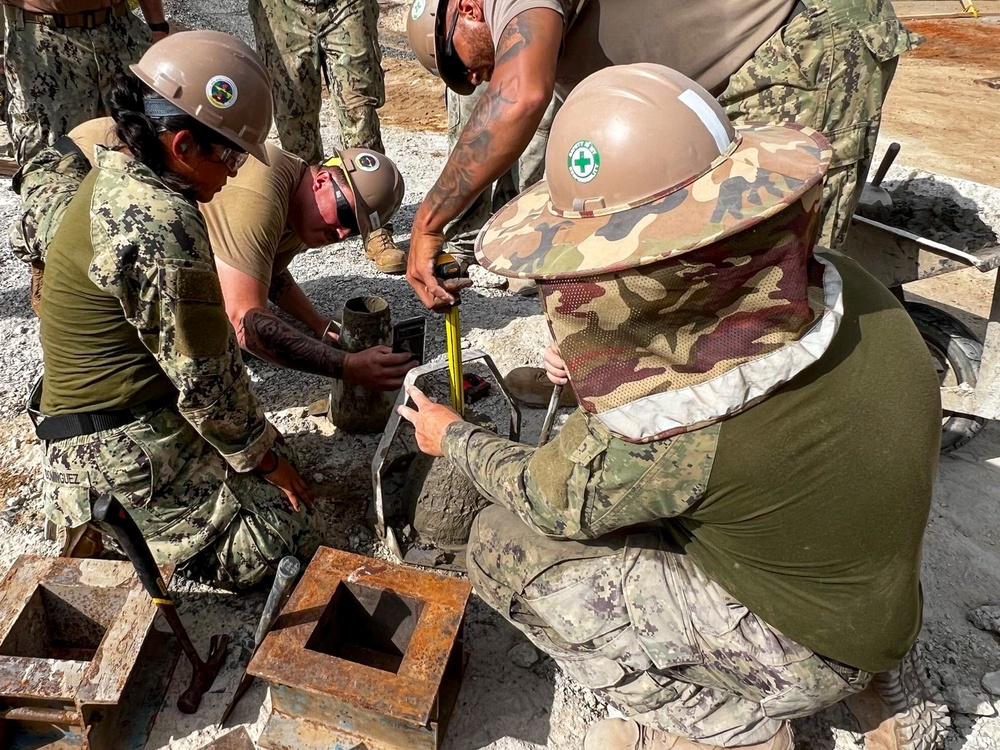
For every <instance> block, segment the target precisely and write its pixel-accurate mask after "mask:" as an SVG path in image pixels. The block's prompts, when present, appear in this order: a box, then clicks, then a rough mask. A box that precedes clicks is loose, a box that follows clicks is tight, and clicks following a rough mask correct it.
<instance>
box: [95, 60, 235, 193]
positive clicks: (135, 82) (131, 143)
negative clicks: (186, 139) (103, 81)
mask: <svg viewBox="0 0 1000 750" xmlns="http://www.w3.org/2000/svg"><path fill="white" fill-rule="evenodd" d="M148 96H157V94H155V93H154V92H153V91H152V89H150V88H149V87H148V86H146V84H144V83H143V82H142V81H140V80H139V79H138V78H136V77H134V76H131V75H123V74H118V75H116V76H115V77H114V78H112V79H111V86H110V91H109V94H108V109H109V110H110V112H111V117H112V119H114V121H115V134H116V135H117V136H118V140H119V141H120V142H121V143H123V144H125V146H127V147H128V150H129V151H130V152H131V153H132V156H134V157H135V158H136V159H138V160H139V161H140V162H142V163H143V164H145V165H146V166H147V167H149V168H150V169H151V170H153V172H154V173H156V175H158V176H159V178H160V179H161V180H163V182H164V183H166V185H167V186H168V187H170V188H172V189H173V190H176V191H177V192H179V193H181V194H182V195H184V196H185V197H187V198H193V197H194V194H195V188H194V186H193V185H191V183H190V182H189V181H188V180H186V179H185V178H183V177H181V176H180V175H179V174H177V173H176V172H171V171H169V170H168V169H167V165H166V161H165V153H166V149H165V147H164V145H163V143H162V142H161V141H160V138H159V136H160V134H161V133H165V132H179V131H181V130H187V131H190V133H191V135H192V137H193V139H194V143H195V145H196V146H197V147H198V149H199V150H200V151H201V152H202V153H208V152H209V151H210V150H211V149H212V147H213V145H216V144H218V145H221V146H225V147H227V148H233V149H236V150H241V149H239V148H238V147H237V146H236V145H235V144H233V143H232V142H230V141H229V140H228V139H226V138H224V137H223V136H221V135H220V134H218V133H216V132H215V131H214V130H212V129H211V128H209V127H207V126H205V125H202V124H201V123H200V122H198V121H197V120H196V119H194V118H193V117H191V116H190V115H186V114H179V115H172V116H170V117H156V118H151V117H149V116H148V115H147V114H146V110H145V106H144V104H143V99H144V98H146V97H148Z"/></svg>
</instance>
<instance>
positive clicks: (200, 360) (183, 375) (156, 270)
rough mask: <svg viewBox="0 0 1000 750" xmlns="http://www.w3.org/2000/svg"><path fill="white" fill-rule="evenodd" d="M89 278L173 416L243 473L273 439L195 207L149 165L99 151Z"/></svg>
mask: <svg viewBox="0 0 1000 750" xmlns="http://www.w3.org/2000/svg"><path fill="white" fill-rule="evenodd" d="M95 166H96V167H97V168H98V169H100V173H99V174H98V176H97V182H96V184H95V186H94V196H93V200H92V203H91V225H90V233H91V241H92V243H93V247H94V257H93V261H92V262H91V265H90V272H89V276H90V279H91V281H93V282H94V284H96V285H97V286H98V287H99V288H100V289H102V290H104V291H105V292H108V293H109V294H112V295H114V296H115V297H117V298H118V300H120V302H121V305H122V308H123V310H124V312H125V316H126V318H127V319H128V321H129V323H131V324H132V325H133V326H135V328H136V329H137V330H138V332H139V337H140V339H141V340H142V343H143V345H144V346H145V347H146V348H147V349H148V350H149V351H150V352H151V353H152V355H153V356H154V357H155V358H156V361H157V363H158V364H159V366H160V367H161V368H162V369H163V371H164V373H165V374H166V375H167V377H168V378H169V379H170V380H171V382H172V383H173V384H174V386H175V387H176V388H177V390H178V391H179V395H178V400H177V408H178V410H179V411H180V413H181V414H182V415H183V416H184V418H185V419H186V420H187V421H188V422H190V424H191V425H192V426H193V427H194V428H195V429H196V430H197V431H198V433H199V434H200V435H201V436H202V437H203V438H204V439H205V440H206V441H208V443H210V444H211V445H212V447H213V448H215V449H216V450H217V451H218V452H219V453H220V454H221V455H222V456H223V457H224V458H225V459H226V461H227V462H228V463H229V465H230V466H231V467H232V468H233V469H235V470H236V471H239V472H245V471H250V470H251V469H253V468H254V467H255V466H257V464H258V463H260V460H261V458H262V457H263V455H264V454H265V453H266V452H267V451H268V450H269V449H270V448H271V446H272V445H273V444H274V440H275V437H276V435H277V433H276V431H275V429H274V427H273V426H271V425H270V423H269V422H268V421H267V419H266V418H265V416H264V411H263V409H262V407H261V404H260V402H259V401H258V399H257V396H256V395H255V394H254V392H253V390H252V389H251V386H250V378H249V376H248V375H247V371H246V369H245V368H244V367H243V360H242V358H241V356H240V349H239V346H238V345H237V343H236V335H235V333H234V332H233V329H232V326H230V325H229V319H228V318H227V317H226V311H225V307H224V305H223V299H222V290H221V288H220V286H219V279H218V276H216V273H215V266H214V265H213V261H212V251H211V246H210V245H209V241H208V233H207V230H206V229H205V222H204V220H203V219H202V217H201V214H200V213H199V212H198V207H197V206H196V205H195V204H194V203H193V202H189V201H187V200H184V199H183V198H182V197H181V196H180V195H178V194H177V193H176V192H174V191H172V190H171V189H170V188H168V187H167V186H166V185H164V184H163V182H161V181H160V179H159V178H158V177H157V176H156V175H155V174H154V173H153V172H152V171H151V170H150V169H149V168H148V167H146V166H145V165H143V164H142V163H140V162H138V161H136V160H134V159H132V158H131V157H129V156H126V155H124V154H122V153H119V152H116V151H110V150H105V149H101V148H98V152H97V158H96V161H95Z"/></svg>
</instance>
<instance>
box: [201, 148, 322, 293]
mask: <svg viewBox="0 0 1000 750" xmlns="http://www.w3.org/2000/svg"><path fill="white" fill-rule="evenodd" d="M267 155H268V157H269V159H270V161H271V164H270V166H265V165H264V164H263V163H262V162H259V161H257V160H256V159H247V162H246V164H244V165H243V166H242V167H241V168H240V171H239V172H238V173H237V174H236V177H234V178H233V179H231V180H229V182H227V183H226V186H225V187H224V188H222V190H221V191H219V194H218V195H216V196H215V197H214V198H213V199H212V201H211V202H210V203H203V204H201V206H200V208H201V215H202V216H204V217H205V224H206V225H207V226H208V236H209V239H210V240H211V242H212V253H213V254H214V255H215V257H216V258H219V259H220V260H222V261H223V262H224V263H226V264H227V265H230V266H232V267H233V268H235V269H236V270H237V271H242V272H243V273H245V274H247V275H248V276H252V277H253V278H255V279H257V281H259V282H260V283H262V284H264V285H265V286H270V285H271V278H272V277H273V276H274V275H275V274H277V273H280V272H281V271H284V270H285V269H286V268H287V267H288V264H289V263H291V262H292V258H294V257H295V256H296V255H298V254H299V253H301V252H302V251H303V250H305V245H304V244H303V243H302V240H301V239H300V238H299V236H298V235H297V234H295V232H293V231H292V229H291V228H290V227H289V226H288V204H289V201H290V200H291V197H292V195H293V193H294V192H295V190H296V188H298V186H299V181H300V180H301V179H302V175H303V174H304V173H305V171H306V163H305V162H304V161H302V159H300V158H298V157H297V156H294V155H292V154H290V153H288V152H287V151H282V150H281V149H280V148H278V147H277V146H272V145H271V144H267Z"/></svg>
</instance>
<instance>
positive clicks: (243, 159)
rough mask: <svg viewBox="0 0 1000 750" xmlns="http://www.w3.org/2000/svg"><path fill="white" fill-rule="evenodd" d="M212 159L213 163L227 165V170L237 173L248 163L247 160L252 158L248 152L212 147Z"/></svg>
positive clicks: (224, 147)
mask: <svg viewBox="0 0 1000 750" xmlns="http://www.w3.org/2000/svg"><path fill="white" fill-rule="evenodd" d="M212 157H213V159H212V160H213V161H216V162H218V163H219V164H225V165H226V168H227V169H228V170H229V171H230V172H236V171H238V170H239V168H240V167H242V166H243V165H244V164H246V163H247V159H249V158H250V154H248V153H247V152H246V151H238V150H237V149H235V148H228V147H226V146H218V145H216V146H213V147H212Z"/></svg>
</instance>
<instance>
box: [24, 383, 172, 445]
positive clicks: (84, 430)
mask: <svg viewBox="0 0 1000 750" xmlns="http://www.w3.org/2000/svg"><path fill="white" fill-rule="evenodd" d="M176 399H177V396H176V395H175V394H170V395H168V396H162V397H160V398H154V399H151V400H150V401H147V402H146V403H144V404H142V405H140V406H137V407H136V408H135V409H109V410H107V411H90V412H80V413H79V414H60V415H58V416H54V417H45V418H44V419H43V420H41V421H40V422H39V423H38V424H37V425H36V426H35V434H36V435H37V436H38V438H39V439H40V440H68V439H69V438H74V437H80V436H82V435H93V434H94V433H95V432H100V431H101V430H113V429H115V428H116V427H124V426H125V425H127V424H131V423H132V422H135V421H136V420H137V419H139V418H140V417H141V416H144V415H146V414H149V413H150V412H152V411H155V410H156V409H160V408H162V407H164V406H167V405H168V404H170V403H174V402H176Z"/></svg>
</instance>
